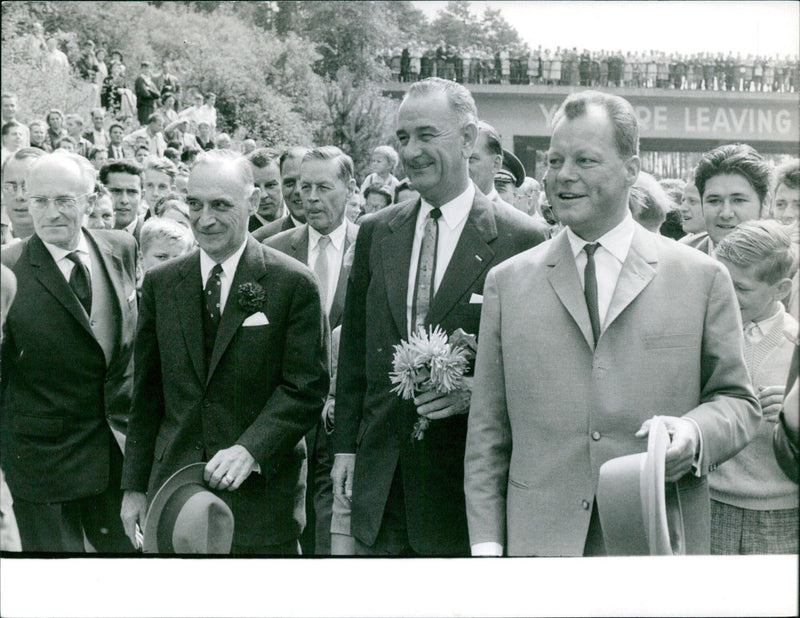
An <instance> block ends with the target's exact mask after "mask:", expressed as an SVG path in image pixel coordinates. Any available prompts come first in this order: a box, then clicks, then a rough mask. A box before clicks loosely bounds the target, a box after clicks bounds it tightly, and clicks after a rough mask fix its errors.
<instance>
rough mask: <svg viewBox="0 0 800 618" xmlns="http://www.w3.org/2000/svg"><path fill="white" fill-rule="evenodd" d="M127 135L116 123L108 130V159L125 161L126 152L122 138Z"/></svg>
mask: <svg viewBox="0 0 800 618" xmlns="http://www.w3.org/2000/svg"><path fill="white" fill-rule="evenodd" d="M124 134H125V128H124V127H123V126H122V125H121V124H119V123H117V122H114V123H112V124H111V126H110V127H109V128H108V158H109V159H124V158H125V151H124V150H123V148H124V147H123V145H122V137H123V135H124Z"/></svg>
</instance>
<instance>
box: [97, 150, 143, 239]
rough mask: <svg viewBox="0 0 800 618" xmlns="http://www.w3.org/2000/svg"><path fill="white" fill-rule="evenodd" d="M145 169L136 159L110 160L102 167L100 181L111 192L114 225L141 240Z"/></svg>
mask: <svg viewBox="0 0 800 618" xmlns="http://www.w3.org/2000/svg"><path fill="white" fill-rule="evenodd" d="M143 174H144V170H143V168H142V166H141V165H139V164H138V163H137V162H136V161H135V160H134V159H116V160H113V161H109V162H108V163H106V164H105V165H104V166H103V167H102V168H101V169H100V182H102V183H103V184H104V185H105V187H106V189H108V192H109V193H110V194H111V201H112V202H113V203H114V219H115V223H114V226H115V227H116V229H118V230H125V231H126V232H128V233H129V234H131V235H132V236H133V237H134V238H135V239H136V242H139V234H140V233H141V230H142V224H143V223H144V217H143V216H141V214H142V213H141V210H142V177H143Z"/></svg>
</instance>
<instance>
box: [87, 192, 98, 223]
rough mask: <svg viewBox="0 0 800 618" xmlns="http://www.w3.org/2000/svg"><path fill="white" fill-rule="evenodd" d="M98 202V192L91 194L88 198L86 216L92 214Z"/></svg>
mask: <svg viewBox="0 0 800 618" xmlns="http://www.w3.org/2000/svg"><path fill="white" fill-rule="evenodd" d="M95 204H97V193H92V194H91V195H90V196H88V197H87V198H86V216H87V217H88V216H89V215H90V214H92V211H93V210H94V206H95Z"/></svg>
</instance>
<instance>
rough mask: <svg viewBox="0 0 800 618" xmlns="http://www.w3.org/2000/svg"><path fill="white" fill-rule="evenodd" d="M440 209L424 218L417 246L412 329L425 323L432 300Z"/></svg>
mask: <svg viewBox="0 0 800 618" xmlns="http://www.w3.org/2000/svg"><path fill="white" fill-rule="evenodd" d="M441 216H442V211H441V210H439V209H438V208H434V209H433V210H431V212H430V213H429V215H428V217H427V218H426V219H425V229H424V231H423V234H422V244H421V245H420V247H419V264H418V265H417V280H416V281H417V283H416V287H415V289H414V303H413V304H412V312H411V319H412V322H413V329H412V330H413V331H416V330H417V328H418V327H419V326H423V325H424V324H425V319H426V318H427V317H428V310H429V309H430V308H431V302H432V300H433V279H434V273H435V272H436V247H437V245H438V244H439V217H441Z"/></svg>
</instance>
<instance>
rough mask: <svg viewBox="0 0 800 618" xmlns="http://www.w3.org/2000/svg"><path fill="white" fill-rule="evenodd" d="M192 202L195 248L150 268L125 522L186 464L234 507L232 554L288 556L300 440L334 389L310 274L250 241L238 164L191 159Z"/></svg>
mask: <svg viewBox="0 0 800 618" xmlns="http://www.w3.org/2000/svg"><path fill="white" fill-rule="evenodd" d="M188 191H189V192H188V196H187V200H186V201H187V203H188V204H189V210H190V220H191V226H192V230H193V231H194V234H195V237H196V239H197V242H198V245H199V249H197V250H195V251H192V252H191V253H189V254H188V255H186V256H185V257H181V258H177V259H175V260H170V261H168V262H166V263H165V264H163V265H161V266H159V267H156V268H154V269H152V270H150V271H148V272H147V274H146V275H145V279H144V283H143V284H142V300H141V312H140V319H139V325H138V329H137V337H136V350H135V363H136V364H135V367H136V372H135V379H134V394H133V405H132V408H131V421H130V426H129V433H128V450H127V452H126V456H125V464H124V468H123V475H122V488H123V489H124V490H125V496H124V499H123V504H122V510H121V514H122V520H123V522H124V525H125V531H126V533H127V534H128V536H129V537H130V538H131V539H133V538H135V534H136V530H135V526H136V524H137V523H138V524H139V525H140V526H142V525H143V524H144V520H145V512H146V503H147V500H146V497H145V492H147V497H148V498H149V499H150V500H152V498H153V496H154V493H155V492H156V491H157V490H158V488H159V487H160V486H161V485H162V484H163V483H164V481H166V480H167V479H168V478H169V477H170V475H172V474H173V473H174V472H176V471H178V470H179V469H181V468H182V467H184V466H186V465H187V464H190V463H195V462H201V461H206V462H208V463H207V464H206V467H205V480H206V482H208V484H209V486H210V487H211V488H212V489H215V490H217V491H219V492H220V493H221V495H222V497H223V499H224V500H226V502H228V504H229V506H230V507H231V509H232V511H233V515H234V519H235V522H236V525H235V530H234V538H233V548H232V553H234V554H263V555H296V554H297V553H298V552H299V546H298V543H297V539H298V536H299V535H300V531H301V530H302V527H303V525H304V520H305V516H304V499H305V475H306V446H305V442H304V440H303V435H304V434H305V433H306V431H308V430H309V428H310V427H311V426H312V425H313V424H314V423H315V422H316V420H317V418H319V415H320V412H321V411H322V406H323V404H324V401H325V396H326V394H327V390H328V382H329V380H328V372H327V371H328V370H327V366H328V348H327V345H328V342H327V336H326V329H325V318H324V314H323V311H322V307H321V305H320V300H319V292H318V290H317V285H316V282H315V280H314V276H313V274H312V273H311V272H310V271H309V270H308V269H307V268H306V267H305V266H303V265H302V264H300V263H298V262H297V261H296V260H292V259H290V258H288V257H286V256H285V255H283V254H281V253H278V252H277V251H274V250H273V249H269V248H267V247H264V246H262V245H260V244H259V243H258V242H256V241H255V240H253V239H252V238H251V237H250V236H249V234H248V233H247V222H248V219H249V217H250V216H251V215H252V213H253V212H254V211H255V209H256V208H257V207H258V201H259V191H258V189H257V188H255V186H254V179H253V170H252V167H251V166H250V164H249V162H248V161H247V159H245V158H244V157H243V156H241V155H239V154H237V153H233V152H231V151H225V150H215V151H210V152H207V153H203V154H201V155H200V156H198V159H197V162H196V163H195V165H194V167H193V168H192V171H191V172H190V174H189V187H188Z"/></svg>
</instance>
